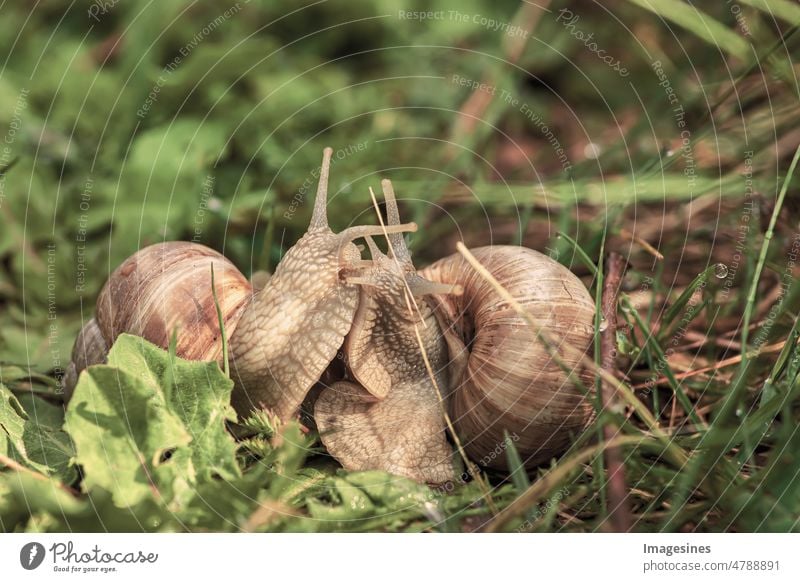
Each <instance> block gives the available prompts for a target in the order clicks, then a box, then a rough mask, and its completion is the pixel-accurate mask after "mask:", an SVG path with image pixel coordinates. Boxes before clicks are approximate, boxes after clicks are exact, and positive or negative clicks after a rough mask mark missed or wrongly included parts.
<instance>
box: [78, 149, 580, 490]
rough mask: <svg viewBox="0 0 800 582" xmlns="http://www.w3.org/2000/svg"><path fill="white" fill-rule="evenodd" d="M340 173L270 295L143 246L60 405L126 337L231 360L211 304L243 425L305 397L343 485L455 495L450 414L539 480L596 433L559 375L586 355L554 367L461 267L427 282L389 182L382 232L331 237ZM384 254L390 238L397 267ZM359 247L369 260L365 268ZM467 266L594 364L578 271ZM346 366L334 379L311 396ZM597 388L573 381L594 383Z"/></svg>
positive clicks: (494, 252)
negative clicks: (579, 436) (330, 209)
mask: <svg viewBox="0 0 800 582" xmlns="http://www.w3.org/2000/svg"><path fill="white" fill-rule="evenodd" d="M330 161H331V149H330V148H326V149H325V151H324V154H323V160H322V167H321V171H320V178H319V186H318V190H317V197H316V201H315V204H314V210H313V216H312V218H311V224H310V226H309V227H308V231H307V232H306V233H305V234H304V235H303V237H302V238H300V240H299V241H298V242H297V243H296V244H295V245H294V246H293V247H292V248H291V249H290V250H289V251H288V252H287V253H286V255H285V256H284V258H283V259H282V260H281V262H280V263H279V264H278V266H277V268H276V269H275V273H274V274H273V275H272V276H271V277H270V278H269V280H268V281H267V282H266V283H265V284H264V286H263V288H261V289H257V290H255V289H254V288H253V286H252V285H251V283H250V282H248V280H247V278H246V277H245V276H244V275H242V274H241V273H240V272H239V271H238V270H237V269H236V268H235V267H234V266H233V264H232V263H230V262H229V261H228V260H227V259H226V258H225V257H223V256H222V255H221V254H219V253H217V252H216V251H213V250H211V249H209V248H207V247H204V246H202V245H199V244H195V243H186V242H168V243H162V244H157V245H153V246H149V247H146V248H144V249H142V250H140V251H138V252H137V253H135V254H134V255H133V256H131V257H130V258H128V259H127V260H126V261H124V262H123V263H122V265H120V266H119V268H117V270H116V271H114V273H113V274H112V275H111V277H110V278H109V280H108V282H107V283H106V285H105V287H104V288H103V290H102V291H101V293H100V296H99V298H98V301H97V310H96V314H95V319H92V320H90V321H89V322H88V323H87V324H86V326H85V327H84V328H83V329H82V330H81V333H80V335H79V336H78V338H77V340H76V342H75V347H74V349H73V355H72V363H71V365H70V369H69V371H68V373H67V376H66V378H65V388H66V395H67V397H69V396H70V395H71V391H72V389H74V385H75V383H76V381H77V375H78V374H79V373H80V372H81V370H83V369H84V368H85V367H87V366H89V365H91V364H95V363H100V362H102V361H104V359H105V357H106V354H107V352H108V348H109V346H110V345H111V344H112V343H113V341H114V340H115V338H116V337H117V336H118V335H119V334H121V333H130V334H134V335H139V336H141V337H143V338H145V339H147V340H148V341H150V342H152V343H154V344H156V345H159V346H161V347H162V348H166V347H167V345H168V344H169V341H170V337H171V335H172V332H173V330H174V329H177V354H178V355H179V356H181V357H183V358H187V359H195V360H217V361H221V359H222V335H221V333H220V326H219V319H218V315H217V311H216V307H217V304H218V305H219V307H220V309H221V312H222V320H223V322H224V330H225V333H226V334H227V336H228V337H229V343H230V350H229V352H230V353H229V363H230V369H231V376H232V377H233V379H234V383H235V387H234V391H233V406H234V408H235V409H236V411H237V413H238V414H239V415H240V417H246V416H247V415H248V414H249V413H250V412H252V411H253V410H258V409H267V410H268V411H270V412H272V413H273V414H275V415H276V416H277V417H279V418H280V419H282V420H286V419H289V418H292V417H294V416H295V415H297V414H298V411H299V410H300V407H301V405H303V404H304V401H306V402H305V403H306V405H309V402H308V400H307V399H308V397H309V393H310V392H311V393H313V394H314V395H315V396H316V401H315V402H313V403H311V404H310V406H312V410H313V418H314V421H315V422H316V425H317V429H318V431H319V434H320V438H321V440H322V442H323V444H324V445H325V446H326V447H327V449H328V451H329V453H330V454H331V455H332V456H334V457H335V458H336V459H337V460H338V461H339V462H340V463H341V464H342V465H343V466H344V467H345V468H347V469H350V470H366V469H382V470H385V471H388V472H391V473H395V474H398V475H403V476H407V477H410V478H413V479H416V480H418V481H421V482H427V483H444V482H446V481H449V480H455V479H457V478H458V475H459V473H460V470H459V467H460V461H459V460H458V457H457V455H456V454H455V453H454V450H453V447H452V446H451V445H450V443H449V441H448V430H447V424H446V417H445V414H446V413H447V414H449V418H450V419H452V425H451V428H452V429H454V431H455V436H457V437H458V442H459V443H460V444H461V445H462V446H463V450H464V451H465V452H466V454H467V455H468V456H469V457H470V458H471V459H473V460H474V461H476V462H478V463H481V464H482V465H484V466H489V467H493V468H504V466H505V458H506V457H505V454H504V453H503V452H502V449H503V448H504V447H503V443H504V442H505V435H506V433H507V434H508V435H512V436H513V438H514V444H515V446H516V447H517V449H518V451H519V453H520V456H521V457H522V459H523V461H524V463H525V465H526V466H528V467H533V466H535V465H537V464H541V463H542V462H545V461H547V460H549V459H550V458H551V457H552V456H553V455H556V454H558V453H560V452H563V450H565V448H566V447H567V446H568V445H569V442H570V440H571V438H572V437H573V436H574V435H575V434H576V433H577V432H579V431H580V430H582V429H583V428H584V427H585V426H586V425H587V423H588V422H589V420H590V419H591V416H592V407H591V404H590V402H589V399H588V398H587V395H586V394H585V393H583V392H582V391H581V390H580V389H579V388H576V387H575V385H574V384H573V380H572V379H568V377H567V376H568V375H567V374H566V373H565V369H564V366H565V365H566V366H568V367H575V368H579V367H580V366H579V363H578V361H577V356H571V355H564V356H562V357H561V358H560V361H557V360H555V359H554V358H553V357H551V355H550V353H549V352H548V350H546V349H545V347H544V346H543V345H542V344H541V342H540V340H539V338H537V334H538V333H539V332H538V330H534V329H532V328H531V326H530V325H529V324H528V323H527V322H526V321H525V319H523V318H522V317H521V316H520V315H519V314H518V313H517V312H515V311H514V309H513V308H512V307H511V306H510V305H509V304H508V302H506V301H505V300H503V298H502V297H501V296H500V295H499V294H498V293H497V292H496V291H495V290H494V288H493V287H492V286H491V285H490V284H489V282H487V281H486V280H485V279H483V278H482V277H481V276H480V275H479V274H478V273H477V272H476V271H475V270H473V268H472V267H471V266H470V265H469V264H468V263H467V261H466V260H465V259H464V258H463V257H462V256H461V255H458V254H456V255H453V256H450V257H447V258H444V259H441V260H439V261H437V262H435V263H434V264H432V265H430V266H429V267H426V268H425V269H423V270H421V271H417V270H416V268H415V267H414V265H413V264H412V261H411V255H410V253H409V251H408V248H407V247H406V243H405V240H404V239H403V233H406V232H413V231H415V230H416V225H414V224H413V223H408V224H401V223H400V218H399V212H398V208H397V203H396V200H395V195H394V191H393V189H392V185H391V182H389V180H383V181H382V183H381V185H382V189H383V194H384V197H385V201H386V214H387V224H385V225H384V224H383V223H381V224H380V225H376V226H354V227H351V228H348V229H346V230H344V231H342V232H340V233H338V234H337V233H334V232H333V231H332V230H331V229H330V227H329V226H328V221H327V209H326V206H327V190H328V175H329V171H330ZM373 237H385V238H386V240H387V243H388V249H387V253H384V252H382V251H381V250H380V249H379V247H378V246H377V245H376V243H375V241H374V240H373ZM357 239H363V240H364V241H365V242H366V243H367V246H368V248H369V251H370V255H371V258H370V259H369V260H363V259H362V257H361V250H360V248H359V247H358V246H356V245H355V244H354V241H356V240H357ZM472 252H473V254H474V256H475V257H476V258H477V259H478V260H479V261H480V262H481V263H482V264H483V265H484V266H485V267H486V268H487V269H488V270H489V272H490V273H491V274H492V275H493V276H494V277H495V278H496V279H497V280H498V281H499V282H500V283H501V284H502V285H503V286H504V287H505V288H506V289H507V290H508V291H509V292H510V293H511V294H512V295H513V296H514V297H515V298H516V299H517V301H518V302H519V303H520V304H521V305H522V306H523V307H524V309H526V310H527V311H528V312H529V313H530V314H531V315H532V316H533V317H535V318H536V320H537V321H538V322H539V324H540V325H541V327H542V328H543V329H546V330H547V332H548V333H549V337H550V338H552V339H555V340H556V341H557V342H568V343H569V344H570V345H571V346H572V347H573V348H578V350H577V351H576V350H571V351H570V352H569V354H576V353H577V352H581V353H582V352H584V351H586V350H587V349H588V347H589V345H590V343H591V340H592V336H593V327H594V304H593V301H592V299H591V297H590V296H589V293H588V292H587V290H586V288H585V287H584V285H583V284H582V283H581V281H580V280H579V279H578V278H577V277H575V276H574V275H573V274H572V273H571V272H570V271H569V270H567V269H566V268H565V267H563V266H562V265H560V264H558V263H556V262H555V261H553V260H552V259H550V258H549V257H547V256H545V255H542V254H540V253H538V252H536V251H533V250H531V249H527V248H524V247H513V246H488V247H481V248H477V249H474V250H473V251H472ZM212 266H213V269H214V272H215V274H216V277H215V285H216V287H215V289H216V296H217V303H215V298H214V294H213V293H212V288H211V271H212ZM340 358H341V359H343V360H344V362H345V364H346V369H345V370H344V372H342V373H340V374H339V376H340V377H339V378H338V379H337V380H335V381H332V382H331V383H330V384H329V385H326V386H324V387H322V390H321V391H319V390H318V389H317V390H314V391H312V388H314V387H315V386H317V388H319V384H320V379H321V378H323V377H324V378H326V379H329V378H330V377H332V376H333V375H334V373H333V372H332V370H334V369H335V366H333V365H332V362H334V361H335V360H338V359H340ZM326 371H327V373H326ZM586 373H587V371H586V370H581V371H579V372H578V376H580V377H582V378H583V379H584V380H587V379H588V378H587V376H586ZM583 383H584V384H587V385H591V382H585V381H584V382H583ZM452 437H453V435H451V438H452ZM498 447H500V448H499V449H498ZM498 450H499V451H501V452H500V454H498Z"/></svg>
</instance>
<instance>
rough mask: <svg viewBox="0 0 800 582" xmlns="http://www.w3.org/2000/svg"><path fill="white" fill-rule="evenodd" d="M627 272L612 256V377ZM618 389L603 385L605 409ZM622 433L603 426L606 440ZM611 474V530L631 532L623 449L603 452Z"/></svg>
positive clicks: (603, 355) (607, 299) (605, 304)
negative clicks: (623, 280)
mask: <svg viewBox="0 0 800 582" xmlns="http://www.w3.org/2000/svg"><path fill="white" fill-rule="evenodd" d="M624 272H625V260H624V259H623V258H622V255H619V254H618V253H610V255H609V257H608V261H607V267H606V277H605V281H604V285H603V299H602V305H601V311H602V315H603V320H604V321H605V323H606V327H605V328H604V329H602V330H601V331H600V365H601V366H602V367H603V369H604V370H606V371H607V372H608V373H609V374H614V372H615V370H616V356H617V349H616V345H617V298H618V297H619V289H620V285H621V283H622V275H623V273H624ZM615 392H616V391H615V390H614V389H613V387H611V386H609V385H608V383H605V382H604V383H602V386H601V389H600V401H601V403H602V407H603V410H609V409H610V408H612V406H613V404H614V399H615V398H614V396H615ZM618 433H619V427H618V426H616V423H613V422H610V421H607V422H606V423H605V424H604V425H603V438H604V439H605V440H606V441H611V440H613V439H614V437H615V436H616V435H617V434H618ZM603 456H604V457H605V461H606V472H607V474H608V505H609V520H610V524H611V529H612V530H613V531H615V532H627V531H628V530H630V528H631V517H630V516H631V510H630V505H629V503H628V492H627V489H628V488H627V485H626V484H625V464H624V463H623V461H622V450H621V449H620V448H619V447H607V448H606V449H605V450H604V451H603Z"/></svg>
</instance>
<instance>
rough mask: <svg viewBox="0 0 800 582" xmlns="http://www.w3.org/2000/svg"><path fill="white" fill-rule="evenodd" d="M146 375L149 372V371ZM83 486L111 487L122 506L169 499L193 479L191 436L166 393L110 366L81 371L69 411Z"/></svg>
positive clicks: (67, 424) (88, 488) (115, 501)
mask: <svg viewBox="0 0 800 582" xmlns="http://www.w3.org/2000/svg"><path fill="white" fill-rule="evenodd" d="M145 373H146V371H145ZM66 427H67V431H68V432H69V433H70V434H71V435H73V438H74V439H75V446H76V448H77V451H78V454H77V457H76V459H77V462H78V463H80V464H81V465H82V466H83V469H84V479H83V488H84V489H85V490H86V491H89V492H91V491H93V490H95V489H96V488H98V487H100V488H103V489H107V490H108V491H111V494H112V496H113V498H114V503H115V504H117V505H118V506H120V507H127V506H131V505H135V504H136V503H139V502H141V501H142V500H144V499H147V498H149V497H151V496H155V497H156V498H158V499H160V500H163V501H166V502H168V501H170V500H171V499H172V498H173V497H174V496H175V492H176V489H177V490H178V491H182V490H185V489H188V487H189V483H190V482H191V481H193V480H194V475H193V474H192V466H191V462H190V458H189V456H188V455H187V454H185V453H184V454H177V451H176V454H172V456H170V457H169V458H166V457H167V455H166V453H167V452H168V451H173V450H176V449H179V447H183V450H186V447H188V445H189V442H191V436H190V435H189V433H188V431H187V430H186V429H185V427H184V426H183V423H182V422H181V420H180V418H178V416H177V415H176V414H174V413H173V412H171V411H170V410H169V409H168V408H167V406H166V403H165V402H164V400H163V398H162V397H161V394H160V393H159V392H158V391H157V390H156V389H154V388H153V386H152V385H150V384H149V383H147V382H146V381H144V380H143V379H142V378H141V377H140V376H138V375H134V374H133V373H129V372H126V371H124V370H120V369H117V368H113V367H111V366H106V365H103V366H92V367H91V368H89V369H88V370H86V371H85V372H84V373H82V374H81V376H80V379H79V380H78V385H77V386H76V388H75V393H74V395H73V397H72V400H71V401H70V404H69V408H68V409H67V417H66Z"/></svg>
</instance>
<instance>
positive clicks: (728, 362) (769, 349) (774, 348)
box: [633, 341, 786, 390]
mask: <svg viewBox="0 0 800 582" xmlns="http://www.w3.org/2000/svg"><path fill="white" fill-rule="evenodd" d="M785 345H786V342H785V341H782V342H778V343H776V344H771V345H768V346H764V347H763V348H759V349H757V350H751V351H750V352H749V353H748V357H750V356H758V355H760V354H771V353H774V352H779V351H781V350H782V349H783V346H785ZM741 361H742V355H741V354H739V355H738V356H731V357H730V358H726V359H724V360H720V361H719V362H717V363H716V364H714V365H713V366H706V367H704V368H697V369H696V370H689V371H688V372H683V373H681V374H675V379H676V380H685V379H686V378H691V377H692V376H697V375H698V374H704V373H706V372H714V371H716V370H720V369H722V368H727V367H728V366H733V365H734V364H738V363H739V362H741ZM662 384H669V378H667V377H666V376H662V377H661V378H659V379H658V380H656V381H655V382H643V383H641V384H636V385H634V386H633V389H634V390H641V389H643V388H652V387H653V386H660V385H662Z"/></svg>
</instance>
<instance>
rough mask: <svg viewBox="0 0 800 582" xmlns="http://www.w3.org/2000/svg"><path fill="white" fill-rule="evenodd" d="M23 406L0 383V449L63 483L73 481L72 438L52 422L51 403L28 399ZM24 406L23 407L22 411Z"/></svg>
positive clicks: (55, 413) (23, 463)
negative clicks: (26, 405) (25, 405)
mask: <svg viewBox="0 0 800 582" xmlns="http://www.w3.org/2000/svg"><path fill="white" fill-rule="evenodd" d="M27 404H28V407H24V406H23V405H22V403H21V402H20V400H19V399H18V398H17V397H16V396H14V394H13V393H12V392H11V391H10V390H9V389H8V388H6V387H5V386H4V385H2V384H0V452H2V453H3V454H4V455H6V456H8V457H11V458H12V459H14V460H15V461H17V462H18V463H20V464H22V465H24V466H26V467H29V468H31V469H34V470H36V471H38V472H40V473H42V474H43V475H47V476H52V477H55V478H57V479H60V480H62V481H64V482H66V483H71V482H72V481H74V480H75V477H76V473H75V468H74V467H72V466H71V459H72V457H73V456H74V454H75V452H74V448H73V445H72V441H71V440H70V438H69V435H67V434H66V433H65V432H64V431H62V430H61V428H60V423H58V424H59V425H58V426H55V424H54V418H55V419H57V418H58V416H57V412H56V411H55V410H53V409H54V408H56V407H54V406H52V405H50V404H47V403H46V402H44V401H43V400H41V399H38V398H36V399H31V400H29V401H28V402H27ZM26 408H27V410H26Z"/></svg>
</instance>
